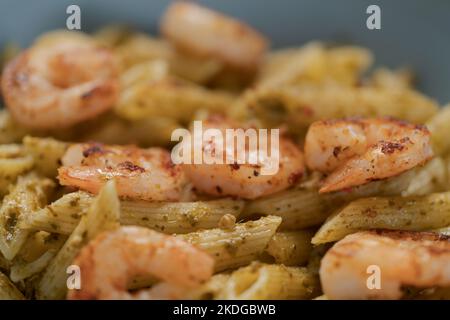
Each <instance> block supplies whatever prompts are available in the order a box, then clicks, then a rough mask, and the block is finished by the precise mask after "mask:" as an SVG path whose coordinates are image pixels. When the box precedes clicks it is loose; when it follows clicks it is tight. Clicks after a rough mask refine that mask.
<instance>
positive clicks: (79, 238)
mask: <svg viewBox="0 0 450 320" xmlns="http://www.w3.org/2000/svg"><path fill="white" fill-rule="evenodd" d="M118 202H119V200H118V198H117V192H116V189H115V185H114V182H113V181H110V182H108V183H106V184H105V186H104V187H103V188H102V189H101V191H100V193H99V195H98V196H97V197H96V198H95V200H94V202H93V203H92V205H91V206H90V207H89V209H88V210H87V213H86V215H83V216H82V218H81V220H80V222H79V223H78V225H77V227H76V228H75V230H74V231H73V232H72V233H71V235H70V236H69V238H68V239H67V241H66V242H65V243H64V245H63V246H62V248H61V250H59V252H58V253H57V254H56V256H55V257H54V258H53V259H52V260H51V261H50V263H49V265H48V267H47V268H46V269H45V272H44V273H43V275H42V278H41V280H40V281H39V283H38V284H37V288H36V297H37V298H38V299H63V298H64V297H65V295H66V292H67V289H68V288H67V278H68V274H67V268H68V267H69V266H71V265H72V262H73V260H74V259H75V257H76V256H77V254H78V252H79V250H80V249H81V248H82V247H83V246H84V245H85V244H86V243H87V242H88V241H89V240H90V239H92V238H93V237H95V236H96V235H97V234H99V233H100V232H102V231H105V230H110V229H112V228H115V227H117V226H118V225H119V223H118V220H119V216H120V211H119V206H118Z"/></svg>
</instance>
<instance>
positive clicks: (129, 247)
mask: <svg viewBox="0 0 450 320" xmlns="http://www.w3.org/2000/svg"><path fill="white" fill-rule="evenodd" d="M74 264H75V265H77V266H79V267H80V271H81V272H80V274H81V289H80V290H72V291H70V292H69V294H68V298H69V299H80V300H81V299H83V300H84V299H96V300H106V299H108V300H116V299H117V300H129V299H141V300H148V299H158V300H161V299H181V298H183V296H184V294H185V293H186V292H187V290H189V289H193V288H195V287H197V286H199V285H201V284H202V283H203V282H205V281H207V280H208V279H209V278H210V277H211V276H212V274H213V268H214V259H213V258H212V257H211V256H209V255H208V254H207V253H205V252H203V251H201V250H200V249H197V248H196V247H194V246H193V245H191V244H189V243H187V242H185V241H183V240H181V239H179V238H176V237H174V236H169V235H164V234H161V233H159V232H156V231H153V230H150V229H147V228H143V227H135V226H127V227H120V228H119V229H117V230H114V231H106V232H104V233H101V234H100V235H98V236H97V237H96V238H95V239H93V240H92V241H91V242H89V243H88V245H86V246H85V247H84V248H83V249H82V250H81V252H80V254H79V255H78V257H77V258H76V259H75V261H74ZM136 276H154V277H156V278H157V279H158V280H161V282H159V283H157V284H155V285H154V286H153V287H152V288H150V289H148V290H145V289H144V290H140V291H138V292H136V293H129V292H128V291H127V286H128V284H129V283H130V282H131V280H132V279H133V277H136Z"/></svg>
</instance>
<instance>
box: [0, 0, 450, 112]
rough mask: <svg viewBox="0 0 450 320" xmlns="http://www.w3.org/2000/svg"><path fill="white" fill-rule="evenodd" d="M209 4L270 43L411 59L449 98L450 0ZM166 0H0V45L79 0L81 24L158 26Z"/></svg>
mask: <svg viewBox="0 0 450 320" xmlns="http://www.w3.org/2000/svg"><path fill="white" fill-rule="evenodd" d="M198 2H200V3H202V4H204V5H206V6H209V7H212V8H215V9H218V10H221V11H223V12H225V13H228V14H231V15H233V16H235V17H238V18H241V19H243V20H245V21H247V22H248V23H250V24H251V25H253V26H254V27H256V28H257V29H259V30H260V31H262V32H263V33H264V34H266V35H267V36H268V37H269V38H270V39H271V40H272V45H273V47H283V46H292V45H300V44H303V43H305V42H307V41H310V40H317V39H320V40H331V41H334V42H344V43H355V44H359V45H362V46H365V47H368V48H370V49H371V50H373V52H374V53H375V57H376V59H377V60H376V63H377V65H387V66H390V67H400V66H412V67H414V70H415V71H416V72H417V75H418V80H419V82H418V87H419V89H420V90H423V91H424V92H425V93H427V94H428V95H430V96H432V97H434V98H437V99H438V100H439V102H441V103H446V102H448V101H450V90H449V87H450V61H449V57H450V37H449V36H450V19H449V18H448V17H449V15H450V1H448V0H431V1H429V0H396V1H392V0H386V1H376V0H321V1H316V0H277V1H261V0H245V1H242V0H204V1H198ZM169 3H170V1H167V0H127V1H122V0H39V1H34V0H0V13H1V19H0V46H1V45H3V44H5V43H6V42H9V41H14V42H17V43H18V44H19V45H20V46H27V45H28V44H29V43H30V42H31V41H32V40H33V39H34V38H35V37H36V36H37V35H39V34H41V33H42V32H44V31H46V30H51V29H57V28H64V27H65V23H66V18H67V16H68V15H67V14H66V8H67V6H68V5H70V4H77V5H79V6H80V8H81V15H82V16H81V21H82V31H92V30H95V29H97V28H99V27H101V26H103V25H105V24H111V23H127V24H130V25H133V26H136V27H137V28H139V29H141V30H144V31H147V32H150V33H156V32H157V25H158V19H159V17H160V16H161V14H162V12H163V11H164V9H165V8H166V7H167V5H168V4H169ZM371 4H377V5H379V6H380V7H381V26H382V28H381V30H368V29H367V27H366V19H367V17H368V14H367V13H366V8H367V7H368V6H369V5H371Z"/></svg>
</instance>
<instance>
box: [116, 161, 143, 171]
mask: <svg viewBox="0 0 450 320" xmlns="http://www.w3.org/2000/svg"><path fill="white" fill-rule="evenodd" d="M117 167H118V168H119V169H125V170H128V171H131V172H133V171H138V172H145V169H144V168H142V167H140V166H138V165H135V164H134V163H133V162H131V161H124V162H121V163H119V164H118V165H117Z"/></svg>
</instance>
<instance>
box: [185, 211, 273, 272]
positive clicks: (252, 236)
mask: <svg viewBox="0 0 450 320" xmlns="http://www.w3.org/2000/svg"><path fill="white" fill-rule="evenodd" d="M280 223H281V218H280V217H276V216H268V217H262V218H260V219H259V220H256V221H248V222H244V223H238V224H236V225H235V227H234V228H233V229H218V228H217V229H209V230H203V231H197V232H193V233H188V234H185V235H179V237H180V238H182V239H184V240H187V241H188V242H190V243H192V244H195V245H196V246H198V247H199V248H201V249H203V250H205V251H206V252H207V253H209V254H210V255H211V256H212V257H214V259H215V262H216V263H215V271H216V272H220V271H223V270H226V269H232V268H237V267H240V266H244V265H246V264H249V263H250V262H252V261H253V260H255V259H258V257H259V256H260V255H261V254H262V253H263V252H264V249H265V248H266V246H267V244H268V243H269V241H270V239H271V238H272V237H273V235H274V234H275V232H276V230H277V228H278V226H279V225H280Z"/></svg>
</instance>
